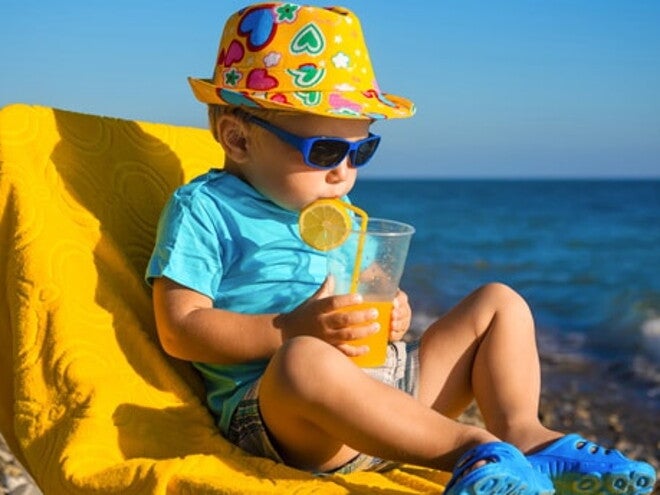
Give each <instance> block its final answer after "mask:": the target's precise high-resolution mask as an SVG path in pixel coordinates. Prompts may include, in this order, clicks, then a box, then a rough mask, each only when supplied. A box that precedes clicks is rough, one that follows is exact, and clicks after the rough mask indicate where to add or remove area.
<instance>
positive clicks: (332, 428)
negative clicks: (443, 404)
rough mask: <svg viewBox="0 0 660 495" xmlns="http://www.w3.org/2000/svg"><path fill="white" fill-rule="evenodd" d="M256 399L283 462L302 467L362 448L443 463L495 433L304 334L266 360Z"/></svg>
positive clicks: (329, 465)
mask: <svg viewBox="0 0 660 495" xmlns="http://www.w3.org/2000/svg"><path fill="white" fill-rule="evenodd" d="M259 406H260V410H261V414H262V417H263V419H264V422H265V423H266V425H267V427H268V430H269V433H270V434H271V437H272V439H273V440H274V443H275V446H276V448H277V449H278V451H279V452H280V454H281V455H282V456H283V458H284V459H285V461H286V462H287V464H290V465H292V466H295V467H299V468H302V469H308V470H329V469H334V468H336V467H339V466H341V465H343V464H345V463H346V462H348V461H350V460H351V459H352V458H353V457H355V456H356V455H357V453H358V452H364V453H366V454H370V455H373V456H377V457H381V458H383V459H389V460H394V461H400V462H408V463H413V464H418V465H425V466H429V467H434V468H439V469H444V470H449V471H450V470H451V469H452V467H453V465H454V463H455V462H456V460H457V459H458V457H460V455H461V454H463V453H464V452H465V451H467V450H468V449H470V448H472V447H474V446H476V445H478V444H481V443H485V442H489V441H494V440H496V439H495V437H494V436H493V435H491V434H489V433H488V432H486V431H485V430H483V429H481V428H476V427H472V426H467V425H461V424H459V423H457V422H455V421H453V420H450V419H448V418H446V417H444V416H442V415H440V414H438V413H437V412H436V411H434V410H433V409H431V408H429V407H427V406H424V405H423V404H422V403H421V402H419V401H418V400H416V399H414V398H413V397H411V396H409V395H407V394H405V393H404V392H402V391H400V390H397V389H395V388H392V387H390V386H388V385H385V384H383V383H380V382H378V381H376V380H374V379H372V378H371V377H369V376H368V375H367V374H365V373H364V372H363V371H362V370H360V369H359V368H357V367H356V366H355V365H354V364H353V363H352V362H351V361H350V360H349V359H347V358H346V356H344V355H343V354H342V353H341V352H339V351H338V350H337V349H336V348H334V347H332V346H330V345H328V344H326V343H324V342H322V341H320V340H318V339H314V338H311V337H300V338H296V339H292V340H291V341H289V342H287V343H286V344H285V345H284V346H283V347H282V348H281V349H280V351H278V353H277V354H276V355H275V357H274V358H273V359H272V360H271V363H270V364H269V366H268V369H267V371H266V373H265V374H264V376H263V378H262V381H261V386H260V389H259ZM348 445H350V447H349V446H348Z"/></svg>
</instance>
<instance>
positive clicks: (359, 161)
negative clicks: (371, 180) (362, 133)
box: [353, 137, 380, 167]
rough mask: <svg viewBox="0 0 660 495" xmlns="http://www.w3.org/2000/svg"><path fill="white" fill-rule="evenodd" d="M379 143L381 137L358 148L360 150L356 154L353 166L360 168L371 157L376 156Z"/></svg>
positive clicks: (374, 138)
mask: <svg viewBox="0 0 660 495" xmlns="http://www.w3.org/2000/svg"><path fill="white" fill-rule="evenodd" d="M378 143H380V137H373V138H372V139H369V140H368V141H365V142H364V143H362V144H361V145H360V146H358V149H357V151H356V152H355V158H354V163H353V165H355V166H356V167H359V166H361V165H364V164H365V163H367V162H368V161H369V160H370V159H371V157H372V156H374V153H375V152H376V149H377V148H378Z"/></svg>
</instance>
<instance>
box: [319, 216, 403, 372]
mask: <svg viewBox="0 0 660 495" xmlns="http://www.w3.org/2000/svg"><path fill="white" fill-rule="evenodd" d="M414 232H415V229H414V228H413V227H412V226H411V225H408V224H405V223H401V222H395V221H393V220H385V219H381V218H370V219H369V222H368V224H367V229H366V231H364V232H363V231H361V230H354V231H352V232H351V233H350V235H349V236H348V238H347V239H346V241H345V242H344V243H343V244H342V245H341V246H339V247H337V248H335V249H332V250H330V251H328V275H331V276H332V277H333V279H334V283H335V286H334V293H335V294H349V293H352V292H357V293H358V294H361V295H362V297H363V299H364V302H363V303H361V304H357V305H353V306H348V307H347V308H345V309H344V311H349V310H355V309H365V308H375V309H376V310H378V320H377V321H378V323H379V324H380V330H379V331H378V332H376V333H375V334H373V335H369V336H368V337H365V338H362V339H356V340H351V341H350V342H348V343H350V344H351V345H355V346H361V345H367V346H369V352H367V353H365V354H362V355H361V356H356V357H352V358H351V359H352V360H353V361H354V362H355V363H356V364H357V365H358V366H363V367H376V366H382V365H383V364H384V363H385V359H386V357H387V343H388V337H389V335H390V320H391V315H392V301H393V300H394V297H395V296H396V293H397V291H398V289H399V282H400V280H401V275H402V274H403V268H404V265H405V263H406V257H407V255H408V247H409V246H410V239H411V237H412V235H413V233H414Z"/></svg>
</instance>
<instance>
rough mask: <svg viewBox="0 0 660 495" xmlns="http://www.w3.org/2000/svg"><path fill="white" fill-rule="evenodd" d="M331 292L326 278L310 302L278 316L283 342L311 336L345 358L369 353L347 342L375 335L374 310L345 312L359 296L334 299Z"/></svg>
mask: <svg viewBox="0 0 660 495" xmlns="http://www.w3.org/2000/svg"><path fill="white" fill-rule="evenodd" d="M332 292H333V280H332V278H331V277H328V278H326V279H325V281H324V282H323V285H321V287H320V288H319V289H318V290H317V291H316V292H315V293H314V294H313V295H312V296H311V297H310V298H309V299H307V300H306V301H305V302H303V303H302V304H301V305H300V306H298V307H297V308H296V309H294V310H293V311H291V312H290V313H286V314H283V315H280V317H279V318H278V319H279V320H280V321H279V322H278V323H279V324H278V326H279V327H280V328H281V329H282V336H283V340H288V339H291V338H293V337H298V336H301V335H311V336H313V337H316V338H319V339H321V340H323V341H325V342H327V343H328V344H331V345H333V346H335V347H337V348H338V349H339V350H341V351H342V352H343V353H344V354H346V355H347V356H359V355H361V354H364V353H365V352H368V350H369V348H368V347H367V346H360V347H356V346H353V345H350V344H348V343H347V341H350V340H354V339H359V338H362V337H366V336H367V335H371V334H373V333H376V332H378V330H379V328H380V326H379V325H378V323H376V318H377V317H378V313H377V312H376V311H375V310H374V309H360V310H356V311H350V310H349V311H346V310H345V309H344V308H347V307H348V306H351V305H353V304H359V303H361V302H362V296H361V295H359V294H345V295H339V296H334V295H332ZM342 309H344V310H343V311H342Z"/></svg>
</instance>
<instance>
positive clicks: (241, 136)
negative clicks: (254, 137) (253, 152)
mask: <svg viewBox="0 0 660 495" xmlns="http://www.w3.org/2000/svg"><path fill="white" fill-rule="evenodd" d="M216 125H217V126H218V128H217V129H216V136H217V139H218V141H219V142H220V144H221V145H222V148H223V149H224V150H225V155H226V157H227V158H229V159H230V160H232V161H233V162H235V163H241V162H243V161H245V160H246V159H247V135H248V134H247V133H248V127H247V125H246V123H245V122H244V121H243V120H242V119H240V118H239V117H237V116H235V115H231V114H227V115H223V116H221V117H220V118H219V119H218V120H217V122H216Z"/></svg>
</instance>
